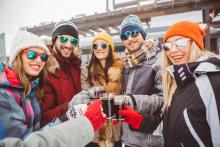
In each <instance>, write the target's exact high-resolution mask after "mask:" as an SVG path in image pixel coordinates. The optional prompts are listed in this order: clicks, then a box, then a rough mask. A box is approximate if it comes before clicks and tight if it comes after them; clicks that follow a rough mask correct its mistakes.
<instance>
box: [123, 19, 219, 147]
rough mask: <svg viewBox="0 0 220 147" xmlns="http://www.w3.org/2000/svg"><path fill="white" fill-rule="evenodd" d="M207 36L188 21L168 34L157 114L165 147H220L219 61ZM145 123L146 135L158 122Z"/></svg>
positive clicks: (137, 115) (146, 121)
mask: <svg viewBox="0 0 220 147" xmlns="http://www.w3.org/2000/svg"><path fill="white" fill-rule="evenodd" d="M204 35H205V32H204V31H203V30H202V29H201V28H200V27H199V25H198V24H196V23H192V22H188V21H183V22H178V23H176V24H174V25H173V26H171V27H170V28H169V29H168V30H167V32H166V34H165V37H164V44H163V62H162V65H163V66H162V68H163V70H162V71H163V72H162V73H163V92H164V105H163V108H162V112H161V113H155V115H158V114H159V115H160V116H161V119H162V116H163V120H164V121H163V123H164V126H163V127H164V128H163V135H164V145H165V147H184V146H187V147H188V146H193V147H195V146H209V147H211V146H220V135H219V132H220V123H219V118H220V92H219V87H220V59H219V58H218V56H217V55H215V54H213V53H211V52H208V51H206V50H205V48H204V43H203V37H204ZM122 111H123V110H122ZM119 113H122V115H123V112H119ZM135 114H136V115H133V116H136V117H137V118H138V117H139V115H140V114H137V113H135ZM143 117H145V116H143ZM149 118H150V117H149ZM133 119H135V118H134V117H133ZM143 120H144V121H143V122H142V126H143V127H142V129H141V128H140V129H139V131H141V132H144V131H145V132H147V129H148V128H150V126H151V125H152V124H154V121H155V120H152V119H143Z"/></svg>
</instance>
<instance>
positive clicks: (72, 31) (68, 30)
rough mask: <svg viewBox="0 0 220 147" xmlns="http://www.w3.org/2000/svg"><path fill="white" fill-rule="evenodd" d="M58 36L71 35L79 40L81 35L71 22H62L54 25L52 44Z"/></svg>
mask: <svg viewBox="0 0 220 147" xmlns="http://www.w3.org/2000/svg"><path fill="white" fill-rule="evenodd" d="M57 35H70V36H72V37H75V38H77V39H79V33H78V31H77V28H76V26H75V25H74V23H72V22H71V21H60V22H58V23H56V24H55V25H54V28H53V31H52V43H53V44H54V42H55V40H56V38H57Z"/></svg>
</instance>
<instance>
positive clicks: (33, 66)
mask: <svg viewBox="0 0 220 147" xmlns="http://www.w3.org/2000/svg"><path fill="white" fill-rule="evenodd" d="M30 67H31V68H33V69H36V70H37V69H40V66H39V65H30Z"/></svg>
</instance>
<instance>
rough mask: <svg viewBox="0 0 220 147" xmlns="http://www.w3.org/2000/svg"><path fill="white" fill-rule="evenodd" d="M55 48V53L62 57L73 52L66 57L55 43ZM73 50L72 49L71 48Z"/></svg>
mask: <svg viewBox="0 0 220 147" xmlns="http://www.w3.org/2000/svg"><path fill="white" fill-rule="evenodd" d="M60 47H63V46H60ZM55 50H56V52H57V54H59V56H61V57H63V58H70V57H71V56H72V55H73V52H71V53H70V56H68V57H66V56H63V54H62V53H61V51H60V49H59V47H58V46H57V45H56V44H55ZM72 50H73V49H72Z"/></svg>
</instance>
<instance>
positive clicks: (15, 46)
mask: <svg viewBox="0 0 220 147" xmlns="http://www.w3.org/2000/svg"><path fill="white" fill-rule="evenodd" d="M31 47H38V48H41V49H44V50H45V51H46V52H47V53H48V54H50V52H49V49H48V48H47V46H46V45H45V44H44V42H43V41H42V40H41V39H40V37H39V36H37V35H35V34H32V33H30V32H26V31H19V32H18V33H17V34H16V36H15V38H14V40H13V41H12V46H11V53H12V55H11V62H13V61H14V60H15V58H16V56H17V55H18V54H19V53H20V52H21V51H22V50H24V49H27V48H31Z"/></svg>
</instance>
